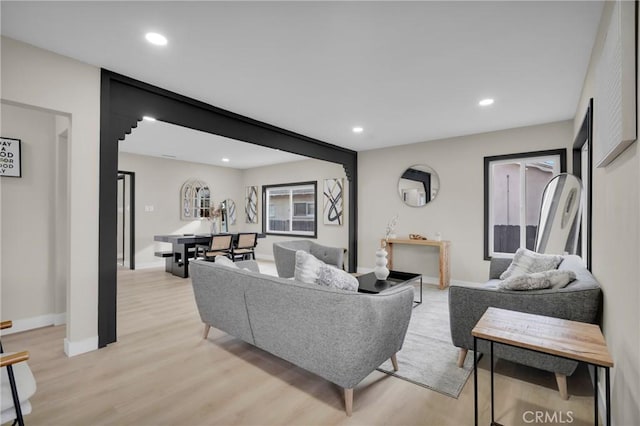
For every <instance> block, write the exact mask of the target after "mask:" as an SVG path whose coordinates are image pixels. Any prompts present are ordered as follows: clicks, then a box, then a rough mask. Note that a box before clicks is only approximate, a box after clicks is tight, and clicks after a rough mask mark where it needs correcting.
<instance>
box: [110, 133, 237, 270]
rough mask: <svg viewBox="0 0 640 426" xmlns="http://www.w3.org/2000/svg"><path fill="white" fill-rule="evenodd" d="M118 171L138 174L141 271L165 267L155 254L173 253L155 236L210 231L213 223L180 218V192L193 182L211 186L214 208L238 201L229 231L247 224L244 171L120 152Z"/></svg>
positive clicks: (138, 263) (138, 259)
mask: <svg viewBox="0 0 640 426" xmlns="http://www.w3.org/2000/svg"><path fill="white" fill-rule="evenodd" d="M134 132H135V130H134ZM118 169H119V170H124V171H129V172H135V174H136V188H135V189H136V199H135V201H136V212H135V218H136V226H135V234H136V235H135V244H136V267H137V268H138V267H146V266H158V265H164V260H163V259H161V258H158V257H155V256H154V255H153V253H154V251H159V250H169V249H170V248H171V246H170V245H169V244H168V243H161V242H154V241H153V236H154V235H159V234H184V233H195V234H197V233H209V232H210V229H211V228H210V224H211V222H209V221H207V220H190V221H185V220H181V219H180V206H181V203H180V189H181V188H182V184H183V183H184V182H186V181H187V180H189V179H192V178H196V179H200V180H202V181H204V182H206V183H207V184H208V185H209V188H210V190H211V198H212V202H213V204H214V205H218V204H220V202H221V201H223V200H225V199H227V198H230V199H232V200H233V201H235V203H236V209H237V210H238V213H237V215H236V216H237V218H236V224H235V225H230V226H229V232H238V231H240V230H242V227H243V225H244V223H243V222H244V210H243V209H244V207H243V206H244V200H243V197H244V187H243V184H242V175H243V172H242V170H236V169H232V168H226V167H215V166H209V165H206V164H198V163H190V162H187V161H177V160H169V159H163V158H158V157H148V156H144V155H138V154H130V153H126V152H120V153H119V155H118ZM145 206H153V211H145ZM127 220H128V217H127Z"/></svg>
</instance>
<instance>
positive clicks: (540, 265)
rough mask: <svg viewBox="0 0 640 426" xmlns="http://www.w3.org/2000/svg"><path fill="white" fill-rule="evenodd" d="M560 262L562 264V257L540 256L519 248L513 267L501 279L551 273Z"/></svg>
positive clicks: (512, 263) (514, 257) (510, 266)
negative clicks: (545, 272)
mask: <svg viewBox="0 0 640 426" xmlns="http://www.w3.org/2000/svg"><path fill="white" fill-rule="evenodd" d="M560 262H562V256H557V255H553V254H540V253H536V252H534V251H531V250H527V249H525V248H519V249H518V251H516V254H515V255H514V256H513V261H512V262H511V265H509V267H508V268H507V270H506V271H504V272H503V273H502V274H501V275H500V279H501V280H506V279H507V278H509V277H513V276H518V275H523V274H534V273H536V272H544V271H550V270H552V269H556V268H557V267H558V265H560Z"/></svg>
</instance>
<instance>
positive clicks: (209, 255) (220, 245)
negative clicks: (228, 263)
mask: <svg viewBox="0 0 640 426" xmlns="http://www.w3.org/2000/svg"><path fill="white" fill-rule="evenodd" d="M232 249H233V235H231V234H214V235H212V236H211V243H210V244H209V245H204V244H198V245H196V257H199V255H198V253H199V252H200V250H202V253H203V255H202V257H203V258H204V260H211V261H213V260H214V259H215V257H216V256H219V255H222V256H226V257H228V258H229V259H233V255H232Z"/></svg>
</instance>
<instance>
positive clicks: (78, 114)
mask: <svg viewBox="0 0 640 426" xmlns="http://www.w3.org/2000/svg"><path fill="white" fill-rule="evenodd" d="M1 48H2V68H1V75H2V82H1V84H2V91H1V93H2V99H3V100H7V101H10V102H15V103H18V104H22V105H27V106H33V107H36V108H42V109H45V110H50V111H54V112H58V113H61V114H63V115H68V116H70V117H71V128H70V132H69V163H68V166H69V182H70V183H69V250H70V253H72V255H71V256H70V260H69V283H68V292H67V308H68V309H67V333H66V334H67V336H66V339H65V352H66V353H67V354H69V355H74V354H78V353H82V352H86V351H89V350H93V349H96V348H97V342H98V333H97V325H98V170H99V161H98V158H99V157H98V152H99V135H100V70H99V69H98V68H96V67H93V66H90V65H87V64H83V63H81V62H78V61H76V60H73V59H70V58H67V57H64V56H60V55H57V54H55V53H52V52H49V51H46V50H42V49H39V48H36V47H33V46H30V45H28V44H25V43H22V42H18V41H15V40H12V39H9V38H6V37H2V46H1ZM4 220H6V219H5V218H4V217H3V221H4ZM3 254H6V252H5V253H3ZM3 287H4V285H3Z"/></svg>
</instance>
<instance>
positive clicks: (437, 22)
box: [0, 1, 603, 155]
mask: <svg viewBox="0 0 640 426" xmlns="http://www.w3.org/2000/svg"><path fill="white" fill-rule="evenodd" d="M602 5H603V4H602V2H600V1H586V2H582V1H568V2H560V1H539V2H524V1H512V2H485V1H471V2H339V1H338V2H310V1H309V2H307V1H300V2H268V1H259V2H182V1H180V2H151V1H144V2H125V1H114V2H93V1H91V2H80V1H79V2H53V1H46V2H11V1H2V2H1V4H0V7H1V15H2V18H1V19H2V23H1V24H2V26H1V30H2V34H3V35H6V36H9V37H12V38H14V39H18V40H22V41H25V42H27V43H30V44H33V45H36V46H39V47H42V48H45V49H48V50H51V51H54V52H57V53H60V54H63V55H67V56H70V57H73V58H76V59H78V60H80V61H83V62H87V63H90V64H93V65H96V66H99V67H104V68H107V69H110V70H112V71H115V72H118V73H121V74H124V75H127V76H130V77H133V78H136V79H140V80H143V81H145V82H148V83H151V84H154V85H157V86H160V87H162V88H165V89H168V90H172V91H175V92H178V93H180V94H183V95H186V96H189V97H192V98H195V99H198V100H201V101H204V102H206V103H209V104H212V105H215V106H217V107H221V108H224V109H228V110H230V111H233V112H235V113H238V114H242V115H246V116H249V117H252V118H254V119H257V120H261V121H264V122H267V123H270V124H273V125H276V126H279V127H283V128H285V129H288V130H292V131H295V132H298V133H301V134H303V135H306V136H310V137H313V138H317V139H320V140H323V141H325V142H329V143H332V144H336V145H340V146H343V147H346V148H350V149H353V150H356V151H363V150H369V149H374V148H382V147H389V146H394V145H400V144H408V143H415V142H423V141H429V140H435V139H441V138H446V137H453V136H460V135H466V134H474V133H481V132H487V131H494V130H500V129H506V128H513V127H520V126H526V125H533V124H540V123H547V122H553V121H559V120H566V119H571V118H573V116H574V114H575V111H576V107H577V103H578V98H579V95H580V91H581V88H582V85H583V80H584V76H585V73H586V70H587V66H588V62H589V58H590V53H591V49H592V46H593V43H594V40H595V35H596V32H597V26H598V22H599V19H600V14H601V12H602ZM149 31H155V32H159V33H162V34H164V35H165V36H166V37H167V39H168V44H167V46H164V47H158V46H153V45H150V44H149V43H148V42H147V41H146V40H145V38H144V35H145V34H146V33H147V32H149ZM489 97H490V98H494V99H495V103H494V104H493V105H491V106H489V107H484V108H483V107H480V106H478V101H479V100H481V99H483V98H489ZM156 124H157V123H156ZM354 126H362V127H363V128H364V131H363V132H362V133H360V134H354V133H353V132H352V131H351V129H352V127H354ZM146 128H147V126H146V125H145V126H141V127H140V129H139V130H136V132H138V131H146ZM149 132H152V130H149ZM134 135H135V134H134ZM186 138H187V137H186V136H185V139H186ZM155 140H156V141H157V139H155ZM253 149H256V148H252V150H253ZM229 155H231V154H229Z"/></svg>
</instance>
